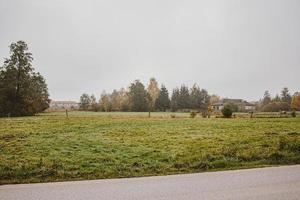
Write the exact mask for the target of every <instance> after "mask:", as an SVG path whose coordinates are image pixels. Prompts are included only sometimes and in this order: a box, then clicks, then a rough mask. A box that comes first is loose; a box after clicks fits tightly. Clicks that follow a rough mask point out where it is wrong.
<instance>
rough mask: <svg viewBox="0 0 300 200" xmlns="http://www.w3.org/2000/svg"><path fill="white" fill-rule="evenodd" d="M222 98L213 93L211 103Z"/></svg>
mask: <svg viewBox="0 0 300 200" xmlns="http://www.w3.org/2000/svg"><path fill="white" fill-rule="evenodd" d="M220 100H221V98H220V97H219V96H218V95H216V94H213V95H211V96H210V103H211V104H214V103H218V102H220Z"/></svg>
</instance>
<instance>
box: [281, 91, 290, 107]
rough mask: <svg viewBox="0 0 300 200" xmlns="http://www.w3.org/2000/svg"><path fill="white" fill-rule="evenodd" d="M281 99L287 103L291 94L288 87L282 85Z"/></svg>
mask: <svg viewBox="0 0 300 200" xmlns="http://www.w3.org/2000/svg"><path fill="white" fill-rule="evenodd" d="M281 101H283V102H286V103H288V104H289V105H290V104H291V102H292V96H291V95H290V92H289V89H288V88H287V87H284V88H283V89H282V91H281Z"/></svg>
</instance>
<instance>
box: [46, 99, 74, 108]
mask: <svg viewBox="0 0 300 200" xmlns="http://www.w3.org/2000/svg"><path fill="white" fill-rule="evenodd" d="M50 108H51V109H78V108H79V104H78V103H77V102H76V101H51V102H50Z"/></svg>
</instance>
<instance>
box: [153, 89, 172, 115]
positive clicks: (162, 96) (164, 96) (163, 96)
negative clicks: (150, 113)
mask: <svg viewBox="0 0 300 200" xmlns="http://www.w3.org/2000/svg"><path fill="white" fill-rule="evenodd" d="M155 108H156V109H157V110H159V111H164V112H165V111H166V110H167V109H169V108H170V99H169V92H168V90H167V88H166V87H165V86H164V85H161V88H160V93H159V95H158V98H157V99H156V102H155Z"/></svg>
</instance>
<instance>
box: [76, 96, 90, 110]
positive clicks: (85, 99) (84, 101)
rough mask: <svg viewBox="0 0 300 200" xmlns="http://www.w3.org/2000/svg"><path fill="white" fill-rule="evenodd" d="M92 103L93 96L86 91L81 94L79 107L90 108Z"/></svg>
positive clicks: (82, 108)
mask: <svg viewBox="0 0 300 200" xmlns="http://www.w3.org/2000/svg"><path fill="white" fill-rule="evenodd" d="M90 104H91V98H90V96H89V95H88V94H86V93H84V94H82V95H81V96H80V100H79V108H80V109H81V110H88V109H89V106H90Z"/></svg>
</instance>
